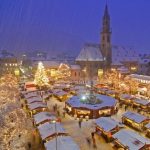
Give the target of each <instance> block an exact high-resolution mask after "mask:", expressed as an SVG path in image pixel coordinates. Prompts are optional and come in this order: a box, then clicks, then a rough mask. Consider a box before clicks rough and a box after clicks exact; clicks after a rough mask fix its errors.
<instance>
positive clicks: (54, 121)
mask: <svg viewBox="0 0 150 150" xmlns="http://www.w3.org/2000/svg"><path fill="white" fill-rule="evenodd" d="M52 122H53V123H54V124H55V133H56V150H57V127H56V120H53V121H52Z"/></svg>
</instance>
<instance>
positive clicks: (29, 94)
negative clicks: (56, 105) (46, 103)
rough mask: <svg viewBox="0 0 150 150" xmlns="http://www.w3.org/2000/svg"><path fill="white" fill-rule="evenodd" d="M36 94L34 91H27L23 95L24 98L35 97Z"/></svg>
mask: <svg viewBox="0 0 150 150" xmlns="http://www.w3.org/2000/svg"><path fill="white" fill-rule="evenodd" d="M37 96H38V94H37V93H36V92H29V93H27V94H25V95H24V97H25V98H26V99H28V98H31V97H37Z"/></svg>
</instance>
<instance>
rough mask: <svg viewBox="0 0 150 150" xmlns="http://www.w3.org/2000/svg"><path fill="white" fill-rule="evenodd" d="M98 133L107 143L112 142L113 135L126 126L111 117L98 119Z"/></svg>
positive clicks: (96, 122)
mask: <svg viewBox="0 0 150 150" xmlns="http://www.w3.org/2000/svg"><path fill="white" fill-rule="evenodd" d="M95 124H96V133H98V134H100V135H102V136H103V137H104V138H105V139H106V141H111V140H112V135H113V134H114V133H116V132H118V131H119V130H120V129H121V128H123V127H124V125H123V124H122V123H120V122H118V121H116V120H114V119H112V118H110V117H100V118H98V119H96V121H95Z"/></svg>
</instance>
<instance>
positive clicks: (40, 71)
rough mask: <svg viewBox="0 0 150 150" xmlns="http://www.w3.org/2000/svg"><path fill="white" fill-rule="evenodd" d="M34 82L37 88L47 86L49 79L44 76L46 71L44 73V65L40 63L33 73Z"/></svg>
mask: <svg viewBox="0 0 150 150" xmlns="http://www.w3.org/2000/svg"><path fill="white" fill-rule="evenodd" d="M34 82H35V84H36V85H38V86H39V87H42V86H46V85H48V82H49V79H48V77H47V75H46V71H45V68H44V65H43V63H42V62H39V63H38V68H37V71H36V73H35V79H34Z"/></svg>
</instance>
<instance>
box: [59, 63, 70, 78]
mask: <svg viewBox="0 0 150 150" xmlns="http://www.w3.org/2000/svg"><path fill="white" fill-rule="evenodd" d="M58 75H59V78H68V77H70V76H71V71H70V67H69V66H68V65H67V64H63V63H62V64H60V66H59V68H58Z"/></svg>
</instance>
